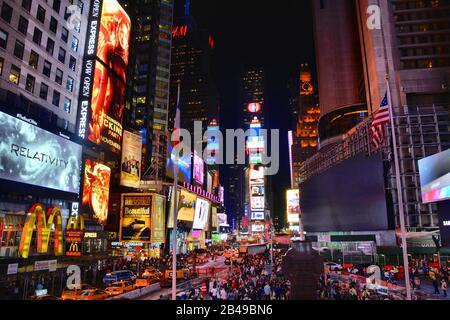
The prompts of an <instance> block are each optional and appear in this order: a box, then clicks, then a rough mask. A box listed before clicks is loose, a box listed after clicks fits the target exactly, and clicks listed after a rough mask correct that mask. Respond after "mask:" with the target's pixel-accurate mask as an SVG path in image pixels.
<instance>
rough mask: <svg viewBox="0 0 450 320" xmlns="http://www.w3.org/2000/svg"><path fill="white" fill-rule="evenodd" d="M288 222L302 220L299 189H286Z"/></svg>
mask: <svg viewBox="0 0 450 320" xmlns="http://www.w3.org/2000/svg"><path fill="white" fill-rule="evenodd" d="M286 204H287V205H286V210H287V222H289V223H296V222H300V195H299V190H298V189H290V190H287V191H286Z"/></svg>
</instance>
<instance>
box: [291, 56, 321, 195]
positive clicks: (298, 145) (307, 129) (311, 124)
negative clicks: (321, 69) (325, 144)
mask: <svg viewBox="0 0 450 320" xmlns="http://www.w3.org/2000/svg"><path fill="white" fill-rule="evenodd" d="M312 80H313V79H312V75H311V70H310V68H309V65H308V64H302V65H301V66H300V72H299V76H298V77H296V78H295V79H291V80H290V81H289V83H288V89H289V107H290V109H291V112H292V146H291V168H290V169H291V180H292V181H291V184H292V185H291V187H292V188H298V184H299V183H300V178H299V172H300V165H301V164H302V163H303V162H304V161H305V160H306V159H308V158H309V157H311V156H312V155H314V153H315V152H316V150H317V147H318V142H319V141H318V139H319V129H318V124H319V118H320V107H319V104H318V95H317V93H316V90H315V88H314V85H313V81H312Z"/></svg>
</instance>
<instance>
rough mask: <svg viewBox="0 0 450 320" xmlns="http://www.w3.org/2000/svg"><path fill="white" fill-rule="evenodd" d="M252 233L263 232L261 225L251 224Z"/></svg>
mask: <svg viewBox="0 0 450 320" xmlns="http://www.w3.org/2000/svg"><path fill="white" fill-rule="evenodd" d="M252 232H264V225H263V224H252Z"/></svg>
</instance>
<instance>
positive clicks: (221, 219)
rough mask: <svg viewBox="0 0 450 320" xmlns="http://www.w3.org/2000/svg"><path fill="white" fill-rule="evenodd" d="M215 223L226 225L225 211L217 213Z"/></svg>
mask: <svg viewBox="0 0 450 320" xmlns="http://www.w3.org/2000/svg"><path fill="white" fill-rule="evenodd" d="M217 224H218V226H219V227H221V226H227V225H228V222H227V215H226V214H225V213H218V214H217Z"/></svg>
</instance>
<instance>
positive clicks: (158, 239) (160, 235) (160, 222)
mask: <svg viewBox="0 0 450 320" xmlns="http://www.w3.org/2000/svg"><path fill="white" fill-rule="evenodd" d="M165 218H166V197H164V196H162V195H159V194H154V195H153V210H152V242H153V243H164V242H165V230H166V229H165V222H166V221H165V220H166V219H165Z"/></svg>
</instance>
